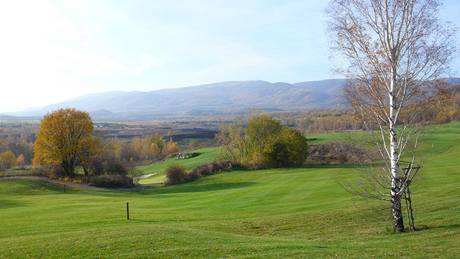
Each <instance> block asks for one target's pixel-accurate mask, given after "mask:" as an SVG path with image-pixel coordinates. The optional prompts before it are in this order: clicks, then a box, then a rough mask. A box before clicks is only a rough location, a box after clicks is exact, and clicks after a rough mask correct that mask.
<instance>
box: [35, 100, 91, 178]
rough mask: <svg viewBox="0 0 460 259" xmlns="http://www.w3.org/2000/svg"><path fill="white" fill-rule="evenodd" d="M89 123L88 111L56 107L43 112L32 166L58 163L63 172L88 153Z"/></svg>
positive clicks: (69, 170)
mask: <svg viewBox="0 0 460 259" xmlns="http://www.w3.org/2000/svg"><path fill="white" fill-rule="evenodd" d="M93 141H94V139H93V123H92V121H91V118H90V116H89V114H88V113H86V112H82V111H77V110H75V109H60V110H57V111H55V112H52V113H49V114H47V115H45V117H44V118H43V120H42V121H41V124H40V128H39V131H38V134H37V139H36V141H35V154H34V160H33V164H34V166H61V167H62V169H63V170H64V173H65V174H66V175H67V176H71V175H73V174H74V172H75V167H76V166H78V165H81V164H82V163H83V162H84V161H87V160H88V157H89V156H91V152H90V150H91V149H92V145H93Z"/></svg>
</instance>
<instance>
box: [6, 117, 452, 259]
mask: <svg viewBox="0 0 460 259" xmlns="http://www.w3.org/2000/svg"><path fill="white" fill-rule="evenodd" d="M458 143H460V123H451V124H446V125H441V126H435V127H431V128H429V129H428V130H427V132H426V136H425V137H424V144H423V146H422V150H421V151H422V153H421V155H422V156H423V157H424V160H425V164H424V168H423V172H422V174H421V175H420V177H419V178H418V180H417V183H416V184H414V189H413V191H414V207H415V212H416V214H415V215H416V219H415V220H416V224H417V225H418V226H419V227H421V228H422V230H421V231H417V232H410V233H404V234H393V233H392V232H391V230H390V229H388V226H390V217H389V216H390V215H389V211H388V207H389V205H388V204H386V203H382V202H379V201H371V200H362V199H359V198H356V197H353V196H352V195H351V194H349V193H347V192H346V191H345V190H344V189H343V188H342V186H341V183H342V182H343V181H345V180H353V179H354V178H355V177H356V172H355V171H354V169H353V168H350V167H347V168H340V167H329V168H328V167H325V166H323V167H318V168H300V169H274V170H258V171H245V172H238V171H237V172H232V173H228V174H219V175H213V176H210V177H206V178H202V179H200V180H198V181H196V182H192V183H189V184H183V185H178V186H170V187H152V188H147V189H139V190H110V191H109V190H102V191H100V190H92V189H84V190H83V189H70V190H69V189H68V190H67V192H65V193H64V192H63V191H62V190H61V189H60V188H59V187H57V186H53V185H50V184H46V183H42V182H37V181H25V180H14V181H13V180H0V215H1V225H0V229H1V231H0V247H1V249H0V257H7V258H11V257H15V258H16V257H57V258H64V257H71V256H78V257H131V258H138V257H176V258H177V257H197V258H202V257H229V256H232V257H263V258H268V257H272V258H279V257H336V256H338V257H357V258H362V257H377V258H381V257H421V258H432V257H451V258H454V257H456V256H458V254H460V247H459V246H458V244H459V243H460V217H459V215H460V202H459V201H460V200H459V197H460V189H459V188H458V183H459V182H460V166H459V164H458V157H459V156H460V147H459V146H458ZM199 157H200V156H198V157H197V158H199ZM202 158H203V157H202ZM181 162H184V163H191V162H190V161H186V160H183V161H181ZM200 163H201V162H200ZM157 166H158V165H157ZM185 166H187V165H185ZM190 166H192V165H190ZM165 167H166V165H165ZM160 169H161V168H160V167H157V168H153V167H152V168H150V169H146V170H160ZM163 169H164V168H163ZM128 201H129V203H130V208H131V218H132V219H131V220H130V221H127V220H126V219H125V203H126V202H128Z"/></svg>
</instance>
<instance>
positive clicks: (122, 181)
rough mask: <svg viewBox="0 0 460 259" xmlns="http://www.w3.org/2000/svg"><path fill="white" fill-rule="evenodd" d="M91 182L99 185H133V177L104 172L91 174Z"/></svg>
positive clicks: (93, 184)
mask: <svg viewBox="0 0 460 259" xmlns="http://www.w3.org/2000/svg"><path fill="white" fill-rule="evenodd" d="M89 184H90V185H92V186H97V187H132V186H134V183H133V179H132V178H131V177H129V176H126V175H120V174H110V175H109V174H102V175H96V176H91V177H90V178H89Z"/></svg>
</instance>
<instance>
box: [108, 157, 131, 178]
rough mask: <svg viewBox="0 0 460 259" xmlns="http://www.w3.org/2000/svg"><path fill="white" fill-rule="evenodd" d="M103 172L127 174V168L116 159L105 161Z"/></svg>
mask: <svg viewBox="0 0 460 259" xmlns="http://www.w3.org/2000/svg"><path fill="white" fill-rule="evenodd" d="M105 173H106V174H110V175H127V174H128V170H127V169H126V167H125V166H124V165H123V164H122V163H120V162H118V161H114V160H112V161H107V162H106V166H105Z"/></svg>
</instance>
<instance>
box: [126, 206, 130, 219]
mask: <svg viewBox="0 0 460 259" xmlns="http://www.w3.org/2000/svg"><path fill="white" fill-rule="evenodd" d="M126 219H127V220H129V202H127V203H126Z"/></svg>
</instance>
